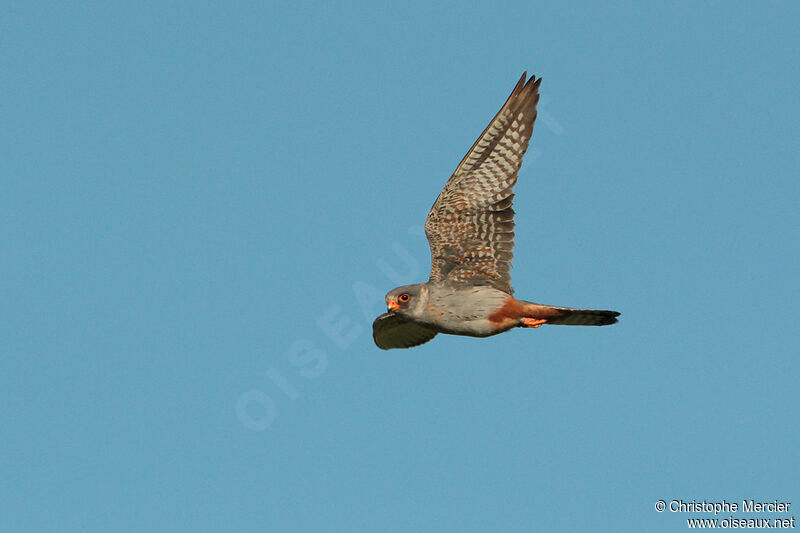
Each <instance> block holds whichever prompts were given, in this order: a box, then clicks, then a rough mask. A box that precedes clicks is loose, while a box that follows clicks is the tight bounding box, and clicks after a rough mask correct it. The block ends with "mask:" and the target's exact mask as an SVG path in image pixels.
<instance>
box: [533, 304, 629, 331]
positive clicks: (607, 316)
mask: <svg viewBox="0 0 800 533" xmlns="http://www.w3.org/2000/svg"><path fill="white" fill-rule="evenodd" d="M525 303H526V305H525V316H526V317H529V318H538V319H542V318H543V319H545V320H547V322H546V323H547V324H554V325H559V326H608V325H610V324H616V323H617V317H618V316H619V313H617V312H616V311H603V310H599V309H573V308H572V307H555V306H552V305H542V304H535V303H529V302H525Z"/></svg>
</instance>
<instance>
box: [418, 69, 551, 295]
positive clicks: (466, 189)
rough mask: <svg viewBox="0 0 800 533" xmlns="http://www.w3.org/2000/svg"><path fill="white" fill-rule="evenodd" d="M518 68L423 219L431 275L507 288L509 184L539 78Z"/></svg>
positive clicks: (526, 136) (529, 125)
mask: <svg viewBox="0 0 800 533" xmlns="http://www.w3.org/2000/svg"><path fill="white" fill-rule="evenodd" d="M526 76H527V73H523V74H522V77H521V78H520V80H519V82H517V86H516V87H514V90H513V91H512V92H511V95H510V96H509V97H508V100H506V103H505V104H504V105H503V107H502V108H501V109H500V111H499V112H498V113H497V115H496V116H495V117H494V118H493V119H492V121H491V122H490V123H489V125H488V126H487V127H486V129H485V130H484V131H483V133H482V134H481V136H480V137H478V140H477V141H475V144H473V145H472V148H470V150H469V152H467V155H465V156H464V159H462V160H461V163H459V165H458V167H457V168H456V170H455V172H453V175H452V176H451V177H450V179H449V180H448V181H447V184H445V186H444V189H442V192H441V193H440V194H439V197H438V198H437V199H436V202H435V203H434V204H433V207H431V210H430V212H429V213H428V218H427V220H426V221H425V234H426V235H427V236H428V243H429V244H430V247H431V278H430V279H431V281H434V282H435V281H444V280H449V281H454V282H468V283H475V284H490V285H492V286H494V287H496V288H498V289H500V290H502V291H505V292H507V293H509V294H512V293H513V292H514V290H513V289H512V288H511V273H510V271H511V260H512V258H513V257H514V210H513V209H512V208H511V202H512V199H513V198H514V194H513V192H512V188H513V187H514V184H515V183H516V182H517V173H518V172H519V167H520V165H521V164H522V156H523V154H525V150H527V149H528V142H529V141H530V138H531V134H532V133H533V122H534V121H535V120H536V104H537V103H538V102H539V84H540V83H541V81H542V79H541V78H539V79H536V77H535V76H533V77H531V78H530V79H529V80H527V82H526V80H525V78H526Z"/></svg>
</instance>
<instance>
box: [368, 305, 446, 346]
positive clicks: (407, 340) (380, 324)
mask: <svg viewBox="0 0 800 533" xmlns="http://www.w3.org/2000/svg"><path fill="white" fill-rule="evenodd" d="M435 336H436V332H435V331H434V330H432V329H429V328H426V327H425V326H420V325H419V324H416V323H414V322H409V321H408V320H406V319H404V318H402V317H400V316H398V315H395V314H392V313H384V314H382V315H381V316H379V317H378V318H376V319H375V322H373V323H372V338H373V339H375V344H376V345H377V346H378V348H380V349H381V350H390V349H392V348H411V347H412V346H419V345H420V344H425V343H426V342H428V341H429V340H431V339H432V338H434V337H435Z"/></svg>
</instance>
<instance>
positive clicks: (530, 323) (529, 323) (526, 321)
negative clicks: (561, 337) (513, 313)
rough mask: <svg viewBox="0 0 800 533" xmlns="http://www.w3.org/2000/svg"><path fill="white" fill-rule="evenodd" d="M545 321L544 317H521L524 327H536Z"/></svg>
mask: <svg viewBox="0 0 800 533" xmlns="http://www.w3.org/2000/svg"><path fill="white" fill-rule="evenodd" d="M546 322H547V320H546V319H544V318H523V319H522V327H524V328H538V327H540V326H541V325H542V324H545V323H546Z"/></svg>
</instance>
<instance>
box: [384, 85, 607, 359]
mask: <svg viewBox="0 0 800 533" xmlns="http://www.w3.org/2000/svg"><path fill="white" fill-rule="evenodd" d="M526 77H527V73H523V74H522V77H521V78H520V80H519V81H518V82H517V85H516V87H514V90H513V91H511V96H509V97H508V100H506V103H505V104H503V107H502V108H500V111H499V112H498V113H497V115H496V116H495V117H494V118H493V119H492V121H491V122H490V123H489V125H488V126H487V127H486V129H485V130H484V131H483V133H481V136H480V137H478V140H477V141H475V144H473V145H472V148H470V150H469V152H467V155H465V156H464V159H462V160H461V163H459V165H458V167H456V170H455V172H453V175H452V176H450V179H449V180H448V181H447V183H446V184H445V186H444V189H442V192H441V193H440V194H439V197H438V198H437V199H436V202H434V204H433V207H432V208H431V210H430V212H429V213H428V218H427V220H426V221H425V235H427V237H428V243H429V244H430V247H431V277H430V280H428V282H427V283H417V284H415V285H405V286H403V287H397V288H396V289H392V290H391V291H389V293H388V294H387V295H386V306H387V308H388V312H387V313H384V314H382V315H381V316H379V317H378V318H376V319H375V322H374V323H373V324H372V336H373V338H374V339H375V344H377V345H378V347H379V348H382V349H384V350H388V349H391V348H411V347H412V346H418V345H420V344H423V343H425V342H428V341H429V340H431V339H432V338H433V337H435V336H436V334H437V333H449V334H451V335H468V336H470V337H488V336H490V335H496V334H498V333H503V332H504V331H508V330H509V329H511V328H516V327H523V328H538V327H539V326H541V325H543V324H558V325H566V326H607V325H609V324H614V323H615V322H616V321H617V318H616V317H617V316H619V313H617V312H616V311H598V310H593V309H573V308H571V307H555V306H551V305H542V304H537V303H533V302H527V301H525V300H518V299H516V298H514V296H512V295H513V293H514V289H512V288H511V274H510V270H511V259H512V257H513V255H514V254H513V249H514V210H513V209H511V202H512V199H513V198H514V193H513V190H512V189H513V187H514V184H515V183H516V182H517V173H518V172H519V168H520V165H521V164H522V156H523V154H525V150H526V149H527V148H528V142H529V141H530V138H531V134H532V133H533V123H534V121H535V120H536V104H537V103H538V102H539V84H540V83H541V81H542V79H541V78H539V79H536V77H535V76H533V77H531V78H530V79H528V80H527V81H526Z"/></svg>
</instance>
